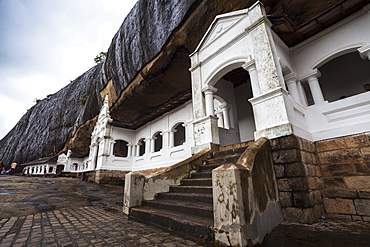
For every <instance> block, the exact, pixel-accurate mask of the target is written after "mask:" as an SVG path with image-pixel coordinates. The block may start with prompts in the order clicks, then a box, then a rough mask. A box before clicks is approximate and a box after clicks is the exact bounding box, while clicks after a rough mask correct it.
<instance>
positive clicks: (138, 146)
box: [136, 143, 143, 157]
mask: <svg viewBox="0 0 370 247" xmlns="http://www.w3.org/2000/svg"><path fill="white" fill-rule="evenodd" d="M141 145H143V143H138V144H136V157H139V156H140V146H141Z"/></svg>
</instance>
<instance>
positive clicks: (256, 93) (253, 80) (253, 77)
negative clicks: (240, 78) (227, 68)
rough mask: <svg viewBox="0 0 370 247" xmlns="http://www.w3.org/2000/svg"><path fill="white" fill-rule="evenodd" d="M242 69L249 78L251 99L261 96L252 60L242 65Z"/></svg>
mask: <svg viewBox="0 0 370 247" xmlns="http://www.w3.org/2000/svg"><path fill="white" fill-rule="evenodd" d="M242 67H243V69H245V70H246V71H248V73H249V76H250V79H251V85H252V92H253V97H257V96H259V95H260V94H261V88H260V84H259V80H258V73H257V69H256V64H255V62H254V60H252V61H250V62H248V63H245V64H243V65H242Z"/></svg>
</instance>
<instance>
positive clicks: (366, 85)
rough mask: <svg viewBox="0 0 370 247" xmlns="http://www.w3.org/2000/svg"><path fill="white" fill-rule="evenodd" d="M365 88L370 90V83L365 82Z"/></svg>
mask: <svg viewBox="0 0 370 247" xmlns="http://www.w3.org/2000/svg"><path fill="white" fill-rule="evenodd" d="M364 89H365V91H370V84H369V83H367V84H365V85H364Z"/></svg>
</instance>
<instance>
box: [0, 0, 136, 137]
mask: <svg viewBox="0 0 370 247" xmlns="http://www.w3.org/2000/svg"><path fill="white" fill-rule="evenodd" d="M136 1H137V0H0V139H2V138H3V137H4V136H5V135H6V134H7V133H8V132H9V131H10V130H11V129H12V128H13V127H14V125H15V124H16V123H17V122H18V120H19V119H20V118H21V117H22V116H23V115H24V114H25V113H26V112H27V109H29V108H31V107H32V106H33V105H35V103H36V102H35V101H36V99H43V98H45V97H46V96H47V95H49V94H53V93H55V92H57V91H58V90H59V89H61V88H62V87H64V86H65V85H67V84H68V83H69V82H70V81H71V80H73V79H75V78H76V77H78V76H79V75H81V74H83V73H84V72H85V71H87V70H88V69H89V68H91V67H93V66H94V65H95V62H94V58H95V56H96V55H98V54H99V53H100V52H101V51H107V50H108V47H109V45H110V42H111V40H112V38H113V36H114V34H115V33H116V32H117V31H118V29H119V27H120V25H121V24H122V22H123V20H124V18H125V17H126V15H127V14H128V12H129V11H130V10H131V8H132V7H133V6H134V5H135V3H136Z"/></svg>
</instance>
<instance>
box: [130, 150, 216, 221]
mask: <svg viewBox="0 0 370 247" xmlns="http://www.w3.org/2000/svg"><path fill="white" fill-rule="evenodd" d="M209 152H210V150H208V149H205V150H202V151H200V152H198V153H197V154H195V155H193V156H191V157H190V158H188V159H186V160H184V161H181V162H179V163H177V164H175V165H172V166H170V167H165V168H159V169H151V170H144V171H134V172H130V173H128V174H126V177H125V189H124V200H123V212H124V213H125V214H129V213H130V208H132V207H136V206H140V205H141V203H142V201H144V200H153V199H154V197H155V195H156V194H157V193H161V192H168V191H169V190H170V186H171V185H179V184H180V182H181V180H182V179H184V178H188V177H190V175H191V173H192V172H193V171H195V170H196V169H197V165H201V164H202V162H203V160H205V159H206V157H207V155H208V153H209Z"/></svg>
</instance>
